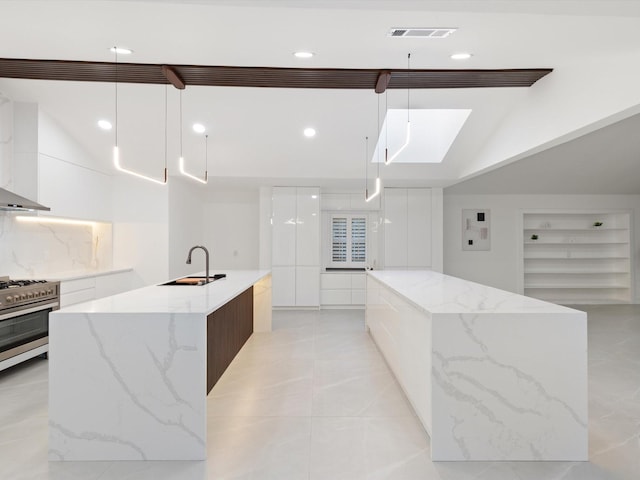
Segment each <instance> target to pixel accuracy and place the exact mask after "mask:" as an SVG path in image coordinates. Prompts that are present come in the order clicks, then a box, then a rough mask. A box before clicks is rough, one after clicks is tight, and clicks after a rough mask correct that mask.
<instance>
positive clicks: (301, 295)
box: [295, 267, 320, 308]
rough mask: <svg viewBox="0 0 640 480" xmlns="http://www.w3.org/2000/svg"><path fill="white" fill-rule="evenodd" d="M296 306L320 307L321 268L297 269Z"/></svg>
mask: <svg viewBox="0 0 640 480" xmlns="http://www.w3.org/2000/svg"><path fill="white" fill-rule="evenodd" d="M295 292H296V306H298V307H316V308H317V307H318V305H320V267H296V289H295Z"/></svg>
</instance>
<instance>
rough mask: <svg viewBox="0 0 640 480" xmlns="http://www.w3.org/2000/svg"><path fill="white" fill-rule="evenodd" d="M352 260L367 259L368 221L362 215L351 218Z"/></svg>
mask: <svg viewBox="0 0 640 480" xmlns="http://www.w3.org/2000/svg"><path fill="white" fill-rule="evenodd" d="M351 261H352V262H360V263H364V262H366V261H367V221H366V219H365V218H362V217H354V218H352V219H351Z"/></svg>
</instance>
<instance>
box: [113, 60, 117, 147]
mask: <svg viewBox="0 0 640 480" xmlns="http://www.w3.org/2000/svg"><path fill="white" fill-rule="evenodd" d="M113 52H114V54H115V56H116V65H115V68H116V79H115V80H116V81H115V82H114V85H115V89H116V118H115V124H116V125H115V127H116V128H115V131H116V132H115V133H116V147H117V146H118V47H113Z"/></svg>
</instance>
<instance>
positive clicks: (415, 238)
mask: <svg viewBox="0 0 640 480" xmlns="http://www.w3.org/2000/svg"><path fill="white" fill-rule="evenodd" d="M407 266H409V267H430V266H431V190H430V189H426V188H409V189H407Z"/></svg>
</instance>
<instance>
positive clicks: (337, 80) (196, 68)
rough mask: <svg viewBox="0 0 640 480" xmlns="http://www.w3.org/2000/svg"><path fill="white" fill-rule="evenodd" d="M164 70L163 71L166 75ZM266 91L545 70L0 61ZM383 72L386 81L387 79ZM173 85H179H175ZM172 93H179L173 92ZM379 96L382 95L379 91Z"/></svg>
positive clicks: (494, 83)
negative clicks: (167, 73)
mask: <svg viewBox="0 0 640 480" xmlns="http://www.w3.org/2000/svg"><path fill="white" fill-rule="evenodd" d="M167 69H168V70H167ZM167 71H170V72H172V73H173V74H174V75H175V78H174V81H176V82H177V84H178V85H179V84H180V82H181V83H182V84H183V85H184V84H186V85H200V86H222V87H266V88H321V89H371V90H376V91H378V89H379V88H380V87H381V86H382V84H384V83H385V82H386V83H387V85H386V87H385V89H386V88H392V89H402V88H407V86H409V88H416V89H419V88H483V87H530V86H531V85H533V84H534V83H535V82H536V81H538V80H539V79H540V78H542V77H544V76H545V75H547V74H548V73H550V72H551V71H552V69H550V68H523V69H494V70H442V69H439V70H426V69H422V70H421V69H411V70H406V69H399V70H392V69H346V68H344V69H338V68H274V67H234V66H205V65H156V64H144V63H117V64H116V63H110V62H82V61H72V60H30V59H15V58H0V77H4V78H22V79H32V80H64V81H77V82H115V81H116V79H117V81H118V82H121V83H148V84H160V85H166V84H169V83H170V84H173V85H176V84H175V83H174V82H173V81H171V79H169V78H168V76H167V75H166V72H167ZM386 72H388V75H387V73H386ZM176 79H177V80H176ZM178 81H179V82H178ZM176 88H180V87H179V86H178V87H176ZM382 91H384V90H382Z"/></svg>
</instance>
